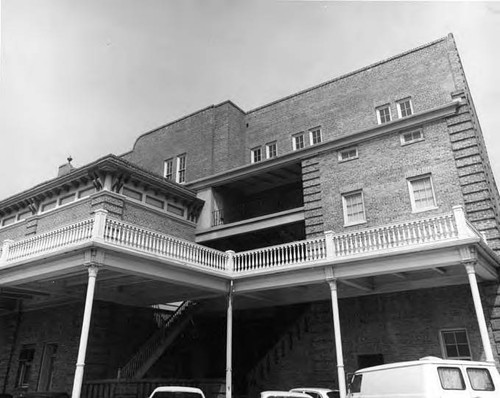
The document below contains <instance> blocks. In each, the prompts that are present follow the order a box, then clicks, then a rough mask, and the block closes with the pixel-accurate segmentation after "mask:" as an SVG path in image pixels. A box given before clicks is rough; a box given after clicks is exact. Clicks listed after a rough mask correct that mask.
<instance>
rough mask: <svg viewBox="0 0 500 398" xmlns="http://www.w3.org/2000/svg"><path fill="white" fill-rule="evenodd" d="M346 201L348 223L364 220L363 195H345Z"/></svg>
mask: <svg viewBox="0 0 500 398" xmlns="http://www.w3.org/2000/svg"><path fill="white" fill-rule="evenodd" d="M344 203H345V213H346V217H347V220H346V222H347V223H352V222H358V221H364V219H365V215H364V206H363V196H362V195H361V193H355V194H351V195H348V196H344Z"/></svg>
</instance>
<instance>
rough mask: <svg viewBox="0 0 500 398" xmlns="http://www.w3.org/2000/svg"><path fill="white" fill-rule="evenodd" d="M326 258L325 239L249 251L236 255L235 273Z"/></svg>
mask: <svg viewBox="0 0 500 398" xmlns="http://www.w3.org/2000/svg"><path fill="white" fill-rule="evenodd" d="M325 258H326V241H325V237H324V236H323V237H321V238H316V239H309V240H303V241H298V242H291V243H286V244H284V245H278V246H270V247H264V248H262V249H255V250H248V251H245V252H239V253H236V254H235V255H234V271H235V272H241V271H251V270H255V269H262V268H274V267H284V266H288V265H294V264H302V263H308V262H315V261H318V260H323V259H325Z"/></svg>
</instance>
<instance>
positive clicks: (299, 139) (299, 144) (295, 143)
mask: <svg viewBox="0 0 500 398" xmlns="http://www.w3.org/2000/svg"><path fill="white" fill-rule="evenodd" d="M292 147H293V150H294V151H297V150H298V149H302V148H304V147H305V141H304V133H299V134H295V135H293V136H292Z"/></svg>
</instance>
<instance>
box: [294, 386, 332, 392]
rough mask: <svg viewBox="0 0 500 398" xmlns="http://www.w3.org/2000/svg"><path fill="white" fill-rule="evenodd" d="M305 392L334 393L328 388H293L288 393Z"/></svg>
mask: <svg viewBox="0 0 500 398" xmlns="http://www.w3.org/2000/svg"><path fill="white" fill-rule="evenodd" d="M306 390H307V391H311V392H318V393H322V392H332V391H335V390H332V389H330V388H323V387H295V388H292V389H291V390H290V391H306Z"/></svg>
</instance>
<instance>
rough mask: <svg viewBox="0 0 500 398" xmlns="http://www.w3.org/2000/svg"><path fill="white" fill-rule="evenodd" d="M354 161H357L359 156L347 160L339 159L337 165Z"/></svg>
mask: <svg viewBox="0 0 500 398" xmlns="http://www.w3.org/2000/svg"><path fill="white" fill-rule="evenodd" d="M356 159H359V156H356V157H352V158H349V159H339V163H345V162H350V161H351V160H356Z"/></svg>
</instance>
